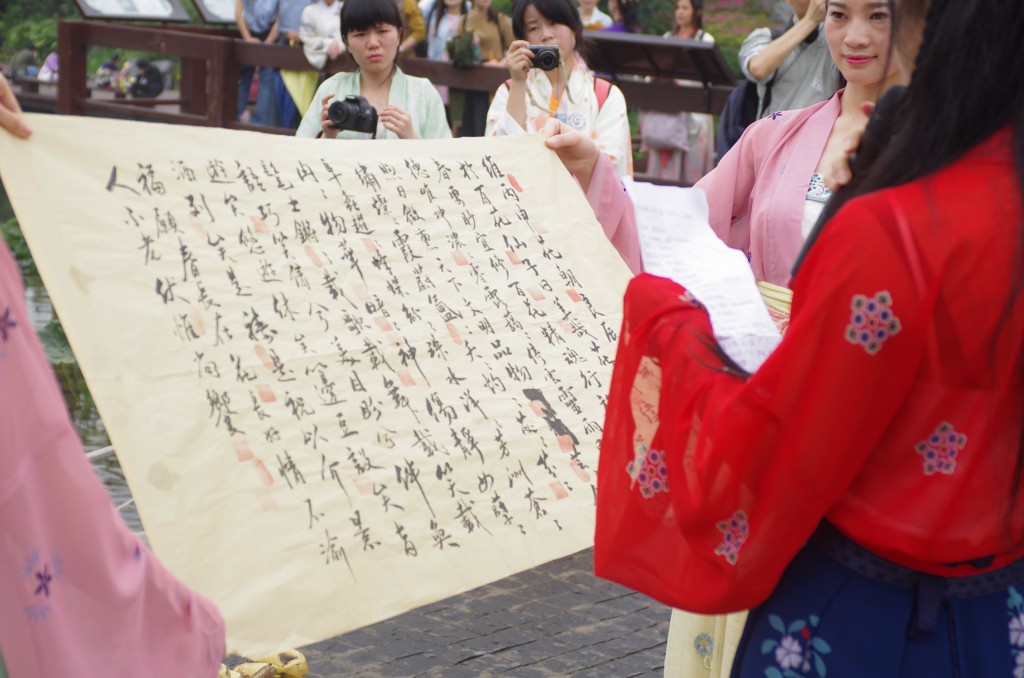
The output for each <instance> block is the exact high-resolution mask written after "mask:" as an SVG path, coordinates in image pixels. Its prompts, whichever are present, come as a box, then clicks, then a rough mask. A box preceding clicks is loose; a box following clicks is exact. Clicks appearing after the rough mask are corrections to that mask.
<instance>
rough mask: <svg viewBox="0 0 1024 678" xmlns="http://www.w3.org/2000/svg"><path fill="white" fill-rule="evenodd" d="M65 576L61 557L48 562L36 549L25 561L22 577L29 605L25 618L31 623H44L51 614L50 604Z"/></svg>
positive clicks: (52, 558) (54, 557)
mask: <svg viewBox="0 0 1024 678" xmlns="http://www.w3.org/2000/svg"><path fill="white" fill-rule="evenodd" d="M63 574H64V565H63V563H62V562H61V559H60V556H57V555H53V556H52V557H51V558H50V559H49V560H47V559H45V558H43V556H42V554H41V553H40V551H39V549H36V550H35V551H33V552H32V555H30V556H29V557H28V558H26V559H25V566H24V567H23V568H22V570H21V576H22V578H23V579H24V581H25V585H26V588H27V589H28V591H27V593H28V599H29V603H28V604H27V605H26V606H25V616H26V617H27V618H28V620H29V621H34V622H36V621H42V620H43V619H46V617H47V615H49V614H50V603H51V601H52V598H53V596H54V594H55V593H56V590H55V589H56V585H57V583H58V582H60V580H61V577H62V576H63Z"/></svg>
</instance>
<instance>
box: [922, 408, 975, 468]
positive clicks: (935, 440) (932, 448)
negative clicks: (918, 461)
mask: <svg viewBox="0 0 1024 678" xmlns="http://www.w3.org/2000/svg"><path fill="white" fill-rule="evenodd" d="M966 444H967V436H965V435H964V434H963V433H958V432H957V431H956V430H954V429H953V425H952V424H950V423H949V422H948V421H944V422H942V423H941V424H939V425H938V427H937V428H936V429H935V431H934V432H933V433H932V434H931V435H930V436H928V438H927V439H925V440H922V441H921V442H919V443H918V444H917V447H916V448H915V449H916V450H917V453H918V454H920V455H921V457H922V458H923V459H924V474H925V475H926V476H930V475H934V474H936V473H945V474H946V475H952V473H953V471H955V470H956V458H957V456H958V455H959V454H960V452H962V451H963V449H964V446H965V445H966Z"/></svg>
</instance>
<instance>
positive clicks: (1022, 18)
mask: <svg viewBox="0 0 1024 678" xmlns="http://www.w3.org/2000/svg"><path fill="white" fill-rule="evenodd" d="M889 5H890V11H891V12H892V15H893V17H894V18H895V22H894V31H897V32H896V33H895V35H898V36H900V37H903V38H904V41H905V40H906V37H905V35H906V34H907V33H912V32H911V31H901V28H902V27H903V24H912V23H915V22H917V21H919V20H920V17H921V16H925V17H926V19H925V29H924V36H923V40H922V42H921V48H920V50H919V51H918V54H917V61H916V65H915V68H914V73H913V75H912V76H911V80H910V84H909V86H908V87H906V88H893V89H892V90H890V91H889V92H887V93H886V95H885V96H884V97H883V98H882V99H881V100H880V101H879V102H878V106H877V108H876V113H878V114H879V115H872V117H871V120H870V122H869V123H868V126H867V128H866V129H865V131H864V141H863V143H862V144H861V148H860V151H859V153H858V156H857V160H856V162H855V163H854V166H853V179H852V180H851V181H850V183H849V185H847V186H845V187H844V188H842V189H841V190H839V191H837V192H836V194H835V195H833V196H832V199H831V200H830V201H829V202H828V204H827V206H826V207H825V210H824V211H823V213H822V216H821V220H820V221H819V223H818V225H817V226H816V227H815V230H814V235H817V234H818V233H820V232H821V230H822V229H824V228H827V227H828V220H829V219H830V218H831V217H832V216H833V215H835V214H836V212H838V211H839V210H840V208H842V206H843V205H844V204H846V203H847V202H849V201H850V200H852V199H853V198H855V197H857V196H860V195H864V194H865V193H869V192H871V191H876V190H879V189H883V188H886V187H889V186H897V185H900V184H904V183H907V182H909V181H912V180H914V179H917V178H918V177H922V176H925V175H928V174H931V173H933V172H935V171H937V170H939V169H940V168H942V167H945V166H946V165H949V164H950V163H952V162H955V161H956V160H957V159H959V158H961V157H962V156H963V155H964V154H965V153H967V152H968V151H969V150H971V149H972V148H974V147H975V146H977V145H978V144H980V143H981V142H983V141H984V140H985V139H987V138H989V137H990V136H992V135H993V134H995V133H996V132H998V131H1000V130H1002V129H1005V128H1010V129H1011V131H1012V135H1011V141H1010V146H1011V148H1010V150H1011V154H1012V157H1013V162H1014V166H1015V167H1016V170H1017V185H1018V187H1019V192H1018V196H1017V197H1016V199H1018V200H1019V199H1021V198H1020V196H1024V52H1022V51H1021V37H1022V36H1024V1H1022V0H931V5H930V7H929V6H928V0H900V2H899V3H898V4H897V6H896V7H895V8H894V7H893V5H894V0H889ZM926 8H927V14H926V15H925V9H926ZM894 44H897V42H896V40H895V39H894ZM1011 199H1012V198H1011ZM812 237H813V236H812ZM811 246H813V240H811V239H809V240H808V243H807V246H806V247H805V253H806V251H807V247H811ZM801 259H802V255H801ZM800 263H801V262H800V260H798V261H797V264H796V267H795V268H798V267H799V266H800ZM1014 264H1015V269H1014V277H1013V287H1012V289H1011V290H1010V294H1009V297H1008V301H1007V305H1006V307H1005V308H1004V311H1003V315H1002V319H1001V324H1002V326H1003V327H1006V326H1007V325H1008V324H1009V323H1010V322H1011V321H1012V320H1013V316H1012V314H1013V313H1014V312H1015V309H1017V308H1018V304H1019V302H1020V298H1021V295H1022V294H1024V221H1022V223H1021V225H1020V237H1019V238H1018V239H1017V246H1016V252H1015V257H1014ZM794 273H795V270H794ZM1018 348H1019V350H1020V351H1022V352H1024V347H1018ZM992 368H993V370H996V369H998V367H997V366H995V365H993V366H992ZM1017 376H1018V378H1019V379H1021V381H1022V382H1024V374H1022V375H1017ZM1020 421H1021V422H1022V423H1021V424H1020V426H1021V429H1022V430H1021V447H1020V450H1019V452H1018V454H1017V460H1016V464H1015V468H1014V475H1013V479H1014V484H1013V485H1012V491H1013V494H1012V495H1011V498H1010V502H1009V507H1008V510H1007V515H1006V520H1007V528H1008V530H1007V534H1013V532H1012V531H1011V529H1010V528H1011V526H1013V525H1014V524H1015V521H1016V520H1019V518H1018V517H1016V516H1015V515H1014V514H1015V512H1016V510H1017V509H1019V508H1020V506H1019V501H1018V497H1019V495H1020V494H1021V492H1020V490H1021V488H1022V487H1024V413H1021V415H1020ZM1018 524H1019V523H1018ZM1018 529H1019V528H1018Z"/></svg>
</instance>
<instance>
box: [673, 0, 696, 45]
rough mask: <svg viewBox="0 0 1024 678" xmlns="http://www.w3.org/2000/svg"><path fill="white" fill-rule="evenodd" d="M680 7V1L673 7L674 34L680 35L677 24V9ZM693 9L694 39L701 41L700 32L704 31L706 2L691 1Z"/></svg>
mask: <svg viewBox="0 0 1024 678" xmlns="http://www.w3.org/2000/svg"><path fill="white" fill-rule="evenodd" d="M678 6H679V0H676V4H675V5H674V6H673V7H672V33H673V34H676V33H679V25H678V24H677V23H676V13H675V8H676V7H678ZM690 6H691V7H693V39H694V40H699V39H700V37H699V36H700V32H701V31H703V30H704V0H690Z"/></svg>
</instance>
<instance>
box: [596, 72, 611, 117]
mask: <svg viewBox="0 0 1024 678" xmlns="http://www.w3.org/2000/svg"><path fill="white" fill-rule="evenodd" d="M611 91H612V84H611V83H610V82H608V81H607V80H605V79H604V78H594V94H596V95H597V111H598V113H600V112H601V107H602V106H604V102H605V101H607V100H608V94H609V93H610V92H611Z"/></svg>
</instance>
